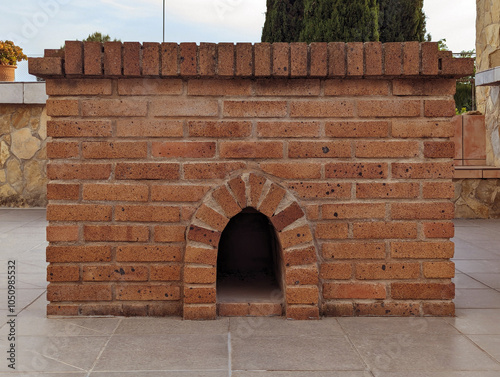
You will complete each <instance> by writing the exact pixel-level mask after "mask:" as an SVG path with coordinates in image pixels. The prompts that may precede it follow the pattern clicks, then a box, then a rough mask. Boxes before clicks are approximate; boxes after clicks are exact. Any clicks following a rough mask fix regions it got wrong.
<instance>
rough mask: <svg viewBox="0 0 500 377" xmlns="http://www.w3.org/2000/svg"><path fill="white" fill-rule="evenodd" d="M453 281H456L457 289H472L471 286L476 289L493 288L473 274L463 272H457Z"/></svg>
mask: <svg viewBox="0 0 500 377" xmlns="http://www.w3.org/2000/svg"><path fill="white" fill-rule="evenodd" d="M452 281H453V282H454V283H455V288H457V289H461V288H463V289H471V288H476V289H488V288H492V287H489V286H488V285H485V284H483V283H482V282H481V281H480V279H476V278H474V277H473V276H469V275H467V274H462V273H456V274H455V278H453V279H452Z"/></svg>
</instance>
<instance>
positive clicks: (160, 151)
mask: <svg viewBox="0 0 500 377" xmlns="http://www.w3.org/2000/svg"><path fill="white" fill-rule="evenodd" d="M151 154H152V156H153V157H165V158H172V157H181V158H209V157H214V156H215V142H208V141H200V142H198V141H165V142H159V141H158V142H153V143H152V149H151Z"/></svg>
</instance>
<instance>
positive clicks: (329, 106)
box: [290, 99, 354, 118]
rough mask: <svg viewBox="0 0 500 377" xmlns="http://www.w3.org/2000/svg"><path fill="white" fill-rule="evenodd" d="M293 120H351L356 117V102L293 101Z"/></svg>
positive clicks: (335, 100)
mask: <svg viewBox="0 0 500 377" xmlns="http://www.w3.org/2000/svg"><path fill="white" fill-rule="evenodd" d="M290 116H291V117H292V118H350V117H353V116H354V101H352V100H341V99H328V100H317V101H316V100H307V101H291V102H290Z"/></svg>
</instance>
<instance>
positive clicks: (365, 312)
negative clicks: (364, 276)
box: [354, 301, 420, 317]
mask: <svg viewBox="0 0 500 377" xmlns="http://www.w3.org/2000/svg"><path fill="white" fill-rule="evenodd" d="M354 315H356V316H396V317H413V316H415V317H418V316H419V315H420V305H419V304H418V303H406V302H385V301H384V302H381V303H378V302H370V303H361V302H357V303H355V304H354Z"/></svg>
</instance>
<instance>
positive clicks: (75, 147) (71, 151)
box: [47, 141, 80, 160]
mask: <svg viewBox="0 0 500 377" xmlns="http://www.w3.org/2000/svg"><path fill="white" fill-rule="evenodd" d="M79 156H80V145H79V143H78V142H76V141H72V142H65V141H49V142H47V158H49V159H51V160H57V159H65V158H73V157H79Z"/></svg>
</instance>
